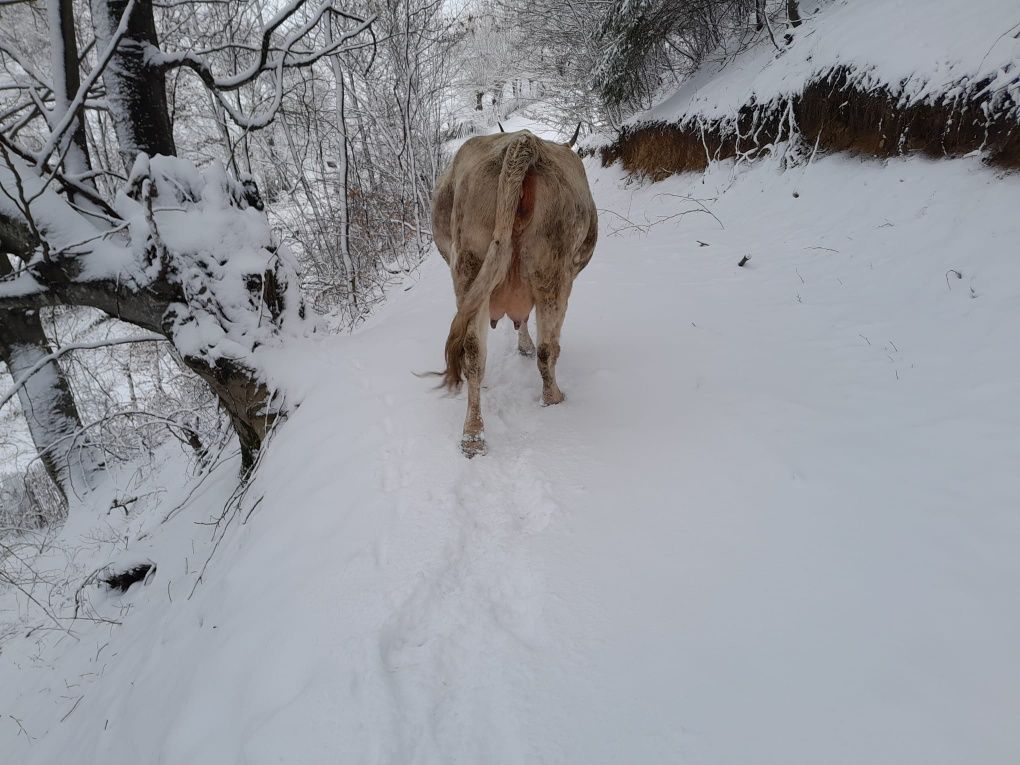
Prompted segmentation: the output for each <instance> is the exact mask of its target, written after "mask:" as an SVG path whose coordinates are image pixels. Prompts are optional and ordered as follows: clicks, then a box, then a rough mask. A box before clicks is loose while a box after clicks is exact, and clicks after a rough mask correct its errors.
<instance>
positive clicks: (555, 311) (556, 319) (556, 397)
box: [537, 295, 567, 405]
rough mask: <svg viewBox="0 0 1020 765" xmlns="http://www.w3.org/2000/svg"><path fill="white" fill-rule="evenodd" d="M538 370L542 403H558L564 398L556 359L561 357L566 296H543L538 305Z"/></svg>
mask: <svg viewBox="0 0 1020 765" xmlns="http://www.w3.org/2000/svg"><path fill="white" fill-rule="evenodd" d="M537 309H538V311H537V314H538V315H537V319H538V372H539V374H541V375H542V403H543V404H545V405H549V404H558V403H560V402H561V401H563V399H564V395H563V391H561V390H560V386H559V385H557V384H556V360H557V359H558V358H559V357H560V329H562V327H563V318H564V316H565V315H566V312H567V301H566V297H565V296H560V295H556V296H550V297H548V298H547V297H542V298H541V299H540V300H539V301H538V305H537Z"/></svg>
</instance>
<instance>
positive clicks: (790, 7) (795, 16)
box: [786, 0, 800, 27]
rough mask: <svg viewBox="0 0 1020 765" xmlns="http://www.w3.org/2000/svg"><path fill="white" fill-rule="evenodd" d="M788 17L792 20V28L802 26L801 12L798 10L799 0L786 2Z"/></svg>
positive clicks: (787, 0)
mask: <svg viewBox="0 0 1020 765" xmlns="http://www.w3.org/2000/svg"><path fill="white" fill-rule="evenodd" d="M786 17H787V18H788V19H789V20H790V26H791V27H799V26H800V10H799V9H798V8H797V0H786Z"/></svg>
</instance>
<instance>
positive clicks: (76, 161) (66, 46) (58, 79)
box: [47, 0, 94, 201]
mask: <svg viewBox="0 0 1020 765" xmlns="http://www.w3.org/2000/svg"><path fill="white" fill-rule="evenodd" d="M47 10H48V13H49V23H50V40H51V44H52V55H53V67H52V68H53V98H54V107H53V112H52V120H53V123H54V124H56V123H57V122H59V121H60V120H61V118H62V117H63V116H64V114H65V113H66V112H67V109H68V107H69V105H70V103H71V101H72V100H73V99H74V97H75V96H76V95H77V93H78V88H79V87H81V75H80V72H79V70H78V40H77V37H76V36H75V33H74V7H73V3H72V0H47ZM70 140H71V146H70V147H69V148H68V150H67V154H66V155H65V157H64V169H65V170H66V171H67V174H68V175H71V176H80V175H83V174H85V173H88V171H89V170H91V169H92V163H91V161H90V160H89V146H88V140H87V139H86V137H85V122H84V120H82V118H81V115H79V116H78V118H77V119H75V121H74V128H73V130H72V131H71V135H70ZM82 182H83V183H86V184H88V185H89V186H93V184H92V181H91V180H83V181H82ZM93 188H94V186H93ZM71 197H72V201H76V200H74V196H73V194H72V195H71Z"/></svg>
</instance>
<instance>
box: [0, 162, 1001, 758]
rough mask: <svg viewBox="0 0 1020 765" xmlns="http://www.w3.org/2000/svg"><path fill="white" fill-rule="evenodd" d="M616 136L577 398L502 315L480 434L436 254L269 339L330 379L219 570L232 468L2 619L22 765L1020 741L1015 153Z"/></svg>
mask: <svg viewBox="0 0 1020 765" xmlns="http://www.w3.org/2000/svg"><path fill="white" fill-rule="evenodd" d="M588 167H589V172H590V174H591V179H592V182H593V186H594V191H595V196H596V200H597V203H598V205H599V207H600V209H601V222H602V234H601V240H600V244H599V246H598V248H597V250H596V254H595V257H594V259H593V261H592V263H591V265H590V266H589V268H588V269H587V270H586V271H585V272H584V273H583V274H582V275H581V277H580V278H579V280H578V282H577V284H576V288H575V291H574V296H573V298H572V300H571V306H570V311H569V313H568V317H567V323H566V326H565V329H564V335H563V355H562V358H561V362H560V375H561V384H562V385H563V388H564V390H565V392H566V393H567V397H568V398H567V401H566V402H565V403H564V404H563V405H561V406H558V407H550V408H542V407H541V406H540V405H539V394H540V382H539V378H538V374H537V372H536V370H535V368H534V363H533V362H532V361H530V360H527V359H524V358H522V357H520V356H518V355H517V354H516V353H515V352H514V338H513V334H512V332H511V329H510V327H509V326H508V325H507V323H506V322H504V323H503V324H502V325H501V326H499V327H498V328H497V330H495V331H494V332H493V333H492V336H491V340H490V350H489V372H488V377H487V386H488V387H487V389H486V391H485V393H484V399H483V406H484V407H485V412H486V418H487V420H486V424H487V435H488V441H489V448H490V451H489V454H488V456H486V457H484V458H478V459H475V460H472V461H468V460H465V459H464V458H463V457H462V456H461V455H460V452H459V448H458V438H459V435H460V427H461V424H462V418H463V407H464V402H463V400H462V399H461V398H443V397H441V396H439V395H438V394H436V393H435V392H434V391H432V390H430V388H429V385H428V383H427V381H423V380H421V379H419V378H417V377H415V376H413V375H412V372H416V371H422V370H428V369H432V368H435V367H436V366H437V365H438V364H439V362H440V356H441V349H442V344H443V339H444V337H445V331H446V327H447V325H448V321H449V318H450V315H451V311H452V305H453V300H452V294H451V293H452V290H451V287H450V283H449V276H448V274H447V273H446V271H445V266H444V264H443V263H442V261H441V260H440V259H439V258H438V256H434V257H433V258H432V259H431V260H430V261H429V262H427V263H426V264H425V266H424V267H423V269H422V271H421V273H420V274H418V275H417V277H416V279H415V280H414V281H413V282H409V283H408V284H407V285H406V287H407V289H406V291H405V292H404V293H402V294H400V295H398V296H397V297H395V298H394V299H393V300H392V302H391V303H390V304H389V305H388V306H387V307H386V308H385V309H384V310H383V311H382V313H381V314H380V315H379V316H378V317H377V318H376V319H375V320H373V322H372V323H371V324H370V325H369V326H367V327H365V328H363V329H362V330H360V331H359V332H358V333H357V334H355V335H354V336H352V337H323V338H320V339H318V340H315V341H310V342H309V343H308V344H307V345H306V346H305V347H299V348H292V349H290V350H289V351H288V353H287V354H286V356H285V357H281V358H279V359H277V362H278V363H279V364H280V365H281V366H283V367H285V368H287V369H288V370H289V372H288V374H289V383H290V384H291V385H292V387H293V388H294V389H296V390H298V391H299V392H300V395H301V396H302V397H303V403H302V405H301V406H300V408H299V409H298V410H297V411H296V412H295V414H294V415H293V417H291V419H290V420H289V421H288V422H287V423H286V424H285V425H284V426H283V427H282V428H281V429H280V430H279V432H278V434H277V436H276V437H275V439H274V441H273V443H272V446H271V448H270V449H269V452H268V454H267V456H266V458H265V460H264V462H263V463H262V465H261V467H260V469H259V471H258V474H257V477H256V479H255V482H254V484H253V485H252V487H251V488H250V490H249V491H248V492H247V494H246V495H245V496H244V497H243V498H241V500H240V507H239V510H238V514H237V515H236V516H233V517H234V518H235V521H234V522H233V524H232V525H231V526H230V528H228V529H227V532H226V534H225V535H224V537H223V541H222V543H221V544H220V545H219V547H218V549H217V550H216V552H215V555H214V556H213V557H212V559H211V561H210V562H209V564H208V567H207V568H206V569H205V574H204V577H203V581H202V582H201V583H199V584H198V585H197V586H195V583H196V579H197V578H198V575H199V574H198V572H199V571H200V570H201V568H202V563H203V562H204V561H205V560H206V558H207V557H208V555H209V554H210V552H211V549H212V545H211V542H210V541H209V529H207V528H206V527H199V526H195V525H194V524H195V523H207V522H209V521H210V520H211V519H214V518H215V517H217V516H219V515H220V514H221V513H222V512H223V508H224V506H225V503H227V502H228V496H229V493H230V488H231V479H232V472H233V471H234V470H236V462H233V463H231V462H228V463H225V464H223V465H221V466H220V467H219V468H217V470H216V471H215V472H214V475H213V476H212V477H211V478H210V479H209V480H208V481H206V482H205V483H204V484H203V485H202V486H201V487H200V488H199V489H198V490H196V491H195V492H194V493H193V494H192V495H191V498H190V500H189V501H188V502H187V503H185V504H184V506H183V508H182V509H181V510H179V511H177V512H176V513H175V514H174V515H173V517H172V518H171V519H170V520H169V521H167V522H166V523H160V518H161V516H162V514H163V512H165V511H166V510H168V509H169V508H172V507H173V506H174V504H175V503H176V502H179V501H182V500H183V499H184V498H185V494H184V490H183V489H180V488H174V487H170V488H169V489H168V491H167V494H166V496H165V497H164V499H163V501H162V504H161V505H160V511H159V512H157V511H156V510H154V509H153V510H150V511H148V513H146V512H142V511H139V512H137V513H135V514H133V515H132V516H131V517H130V518H128V519H127V520H125V521H123V522H121V521H117V520H113V519H109V518H106V517H104V518H102V519H101V522H102V525H104V526H105V527H106V528H107V531H108V533H107V537H109V538H112V539H113V540H114V541H113V542H110V543H108V544H107V546H106V547H102V546H101V545H100V546H99V547H98V548H97V550H98V552H96V551H93V552H92V553H90V554H91V555H92V556H93V557H95V558H97V559H101V558H103V557H104V556H106V557H108V556H109V555H110V552H109V551H110V549H113V548H116V547H120V548H123V547H125V546H126V547H127V551H126V552H123V553H119V555H121V557H123V558H138V557H142V558H149V559H152V560H153V561H155V562H156V563H157V571H156V573H155V575H154V576H153V577H152V579H151V580H150V581H149V582H148V583H147V584H145V585H136V586H135V587H133V588H132V589H131V590H130V591H129V592H128V593H127V594H126V595H123V596H120V595H100V594H94V595H93V599H94V602H95V607H96V609H97V610H98V611H99V612H100V613H103V614H107V615H114V616H119V618H120V621H122V622H123V624H122V626H110V625H107V624H94V625H93V624H88V623H81V622H79V623H78V624H76V625H75V634H76V639H72V638H70V637H68V636H66V635H61V634H60V633H59V632H56V631H51V632H49V633H35V634H33V635H32V637H31V638H29V639H17V640H9V641H8V642H7V643H6V644H5V645H4V647H3V656H2V659H0V750H2V751H4V752H5V760H6V761H9V762H18V763H23V765H44V764H45V765H49V764H50V763H56V762H83V763H84V762H97V763H98V762H103V763H107V764H108V765H127V764H128V763H137V762H153V763H157V762H158V763H165V764H166V765H204V764H206V763H208V764H209V765H214V764H215V765H224V764H225V763H235V762H236V763H281V762H286V763H298V762H300V763H324V762H342V763H355V762H358V763H361V762H365V763H412V762H413V763H451V762H471V763H481V762H487V763H518V762H519V763H536V762H548V763H619V762H641V763H674V762H693V763H705V764H710V763H718V764H719V765H732V763H776V765H779V764H780V763H782V764H783V765H786V764H788V763H817V762H825V763H830V765H836V764H839V763H847V765H850V764H851V763H852V764H854V765H859V763H864V762H866V763H870V764H871V765H877V764H878V763H897V764H898V765H903V763H917V765H922V764H923V765H935V764H936V763H946V765H949V764H950V763H953V764H955V763H960V762H981V763H997V762H1003V763H1005V762H1012V761H1015V760H1016V759H1017V758H1018V757H1020V729H1018V727H1017V726H1016V725H1015V721H1016V719H1017V717H1018V715H1020V648H1018V646H1020V613H1018V611H1017V609H1016V608H1015V604H1016V602H1017V597H1018V596H1020V558H1018V557H1017V555H1016V549H1017V545H1018V544H1020V516H1018V514H1017V507H1020V486H1018V482H1017V480H1016V465H1017V464H1018V463H1020V439H1018V438H1017V435H1016V434H1017V432H1018V430H1020V410H1018V408H1017V406H1016V395H1017V392H1018V391H1017V387H1016V380H1017V373H1018V369H1017V364H1018V362H1017V359H1016V353H1015V349H1016V348H1017V347H1020V324H1018V322H1017V321H1016V316H1017V311H1018V310H1020V286H1018V285H1020V261H1018V260H1017V258H1016V252H1015V241H1016V230H1017V229H1016V219H1015V211H1016V210H1017V209H1020V180H1018V179H1017V178H1015V177H1005V178H1003V177H997V176H995V175H993V174H992V173H991V172H990V171H988V170H987V169H984V168H982V167H980V165H979V163H978V162H977V160H969V159H968V160H956V161H945V162H940V163H934V162H929V161H924V160H917V159H914V160H894V161H891V162H889V163H887V164H879V163H862V162H858V161H856V160H848V159H846V158H838V157H836V158H822V159H818V160H816V161H815V162H813V163H812V164H811V165H810V166H808V167H806V168H804V167H802V168H799V169H796V170H793V171H789V172H786V173H780V172H778V170H777V168H776V166H775V165H774V164H771V163H769V162H760V163H757V164H755V165H753V166H751V167H750V168H748V167H745V168H743V169H741V170H739V171H734V170H733V169H732V167H731V166H730V165H728V164H725V163H724V164H722V165H717V166H714V167H713V170H712V171H711V172H710V173H709V174H708V175H707V176H705V177H702V176H700V175H699V176H678V177H676V178H672V179H670V180H668V181H666V182H663V183H660V184H655V185H653V186H648V187H641V186H635V185H627V184H626V183H625V182H624V180H623V179H622V177H620V176H619V174H618V172H617V171H616V170H614V169H608V170H604V169H601V168H599V167H597V165H596V163H595V162H593V161H590V160H589V164H588ZM682 213H686V214H682ZM670 216H678V217H670ZM650 224H651V225H650ZM747 255H749V256H750V260H749V261H747V263H746V265H745V266H744V267H738V265H737V263H738V261H739V260H740V259H741V258H742V257H744V256H747ZM957 273H959V275H960V276H959V277H957ZM167 485H168V486H169V484H167ZM227 507H228V508H229V507H232V505H227ZM249 513H250V515H249ZM81 517H82V514H80V513H79V515H78V518H79V519H80V518H81ZM245 517H247V522H246V523H243V524H242V523H241V521H242V520H243V519H244V518H245ZM78 522H79V523H83V521H81V520H79V521H78ZM83 531H84V529H82V528H80V527H79V528H76V529H73V530H69V531H67V532H66V533H65V535H72V534H81V533H83ZM139 536H141V537H142V539H140V540H139V539H138V537H139ZM118 537H119V538H120V539H121V540H126V543H125V542H124V541H122V542H120V543H118V542H117V541H116V539H117V538H118ZM193 587H194V594H193V595H191V597H190V598H189V597H188V595H189V592H190V591H191V590H192V588H193ZM125 606H130V608H129V609H127V610H126V613H125V608H124V607H125ZM15 718H16V719H15Z"/></svg>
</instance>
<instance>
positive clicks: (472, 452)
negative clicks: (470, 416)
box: [460, 433, 488, 459]
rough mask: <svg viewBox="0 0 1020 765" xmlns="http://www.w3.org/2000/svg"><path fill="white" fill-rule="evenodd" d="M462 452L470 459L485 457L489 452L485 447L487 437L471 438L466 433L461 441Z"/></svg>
mask: <svg viewBox="0 0 1020 765" xmlns="http://www.w3.org/2000/svg"><path fill="white" fill-rule="evenodd" d="M460 450H461V451H462V452H464V456H465V457H467V458H468V459H471V458H472V457H478V456H481V455H484V454H485V453H486V452H487V451H488V449H487V448H486V446H485V436H481V435H479V436H469V435H467V434H466V433H465V434H464V437H463V438H462V439H461V440H460Z"/></svg>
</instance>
